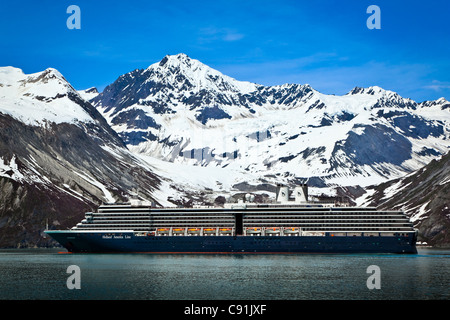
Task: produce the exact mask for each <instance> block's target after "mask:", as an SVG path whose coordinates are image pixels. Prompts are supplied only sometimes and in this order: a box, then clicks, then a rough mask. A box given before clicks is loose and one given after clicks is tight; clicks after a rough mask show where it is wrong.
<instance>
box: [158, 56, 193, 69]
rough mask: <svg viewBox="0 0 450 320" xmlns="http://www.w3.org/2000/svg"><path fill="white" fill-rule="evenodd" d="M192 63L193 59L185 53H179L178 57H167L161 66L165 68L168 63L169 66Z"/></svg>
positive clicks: (161, 62)
mask: <svg viewBox="0 0 450 320" xmlns="http://www.w3.org/2000/svg"><path fill="white" fill-rule="evenodd" d="M190 61H191V58H189V56H188V55H187V54H185V53H179V54H176V55H170V54H168V55H166V56H165V57H164V58H163V59H162V60H161V61H160V62H159V66H161V67H162V66H164V65H165V64H166V63H168V62H169V64H176V63H185V64H186V63H189V62H190Z"/></svg>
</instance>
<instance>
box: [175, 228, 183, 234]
mask: <svg viewBox="0 0 450 320" xmlns="http://www.w3.org/2000/svg"><path fill="white" fill-rule="evenodd" d="M172 233H174V234H183V233H184V228H173V229H172Z"/></svg>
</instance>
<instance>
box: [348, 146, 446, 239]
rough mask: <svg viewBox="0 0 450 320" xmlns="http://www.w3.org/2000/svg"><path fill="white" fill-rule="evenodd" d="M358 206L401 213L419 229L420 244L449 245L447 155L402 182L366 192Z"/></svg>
mask: <svg viewBox="0 0 450 320" xmlns="http://www.w3.org/2000/svg"><path fill="white" fill-rule="evenodd" d="M366 191H367V192H366V193H365V194H364V195H362V196H361V197H359V198H358V199H357V202H359V204H361V205H370V206H378V207H380V208H383V209H389V210H403V211H405V212H406V214H408V215H409V216H410V217H411V220H412V221H413V222H414V224H415V227H417V228H418V229H419V240H420V241H426V242H427V243H428V244H431V245H440V246H447V247H448V246H449V245H450V152H449V153H447V154H446V155H444V156H442V157H439V158H438V159H435V160H432V161H431V162H430V163H429V164H427V165H426V166H424V167H423V168H420V169H419V170H416V171H414V172H412V173H410V174H408V175H406V176H404V177H402V178H399V179H395V180H391V181H388V182H385V183H382V184H379V185H375V186H370V187H367V188H366Z"/></svg>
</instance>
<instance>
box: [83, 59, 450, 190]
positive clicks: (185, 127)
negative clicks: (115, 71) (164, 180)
mask: <svg viewBox="0 0 450 320" xmlns="http://www.w3.org/2000/svg"><path fill="white" fill-rule="evenodd" d="M91 102H92V103H93V105H95V106H96V108H97V110H99V111H100V112H101V113H102V114H103V115H104V117H105V118H106V119H107V121H108V123H109V124H110V125H111V127H112V128H113V129H114V130H115V131H116V132H117V133H118V134H119V136H120V137H121V138H122V139H123V140H124V142H125V143H126V145H127V146H128V148H129V149H130V150H132V151H133V152H135V153H136V154H140V155H144V156H146V157H147V159H148V161H152V160H151V159H152V158H153V159H154V158H156V159H159V160H163V161H165V163H164V162H158V164H159V165H160V166H162V167H164V166H167V167H170V164H167V163H174V164H185V165H189V166H190V168H192V166H193V165H195V166H202V167H209V168H217V169H220V168H225V169H227V170H228V171H227V173H226V174H225V173H224V171H220V170H216V171H215V172H216V173H217V179H215V181H217V183H210V184H208V188H213V189H217V190H220V189H221V188H223V185H222V183H223V182H220V180H221V179H220V177H221V176H223V175H226V176H227V179H226V181H229V182H230V185H234V186H240V185H242V184H244V185H245V186H246V187H248V184H250V185H258V184H265V183H276V182H288V183H289V182H291V183H295V182H297V181H298V180H299V179H308V181H309V184H310V185H312V186H316V187H330V186H336V185H339V186H353V185H359V186H367V185H371V184H375V183H381V182H384V181H387V180H389V179H393V178H398V177H401V176H403V175H405V174H407V173H409V172H411V171H413V170H417V169H419V168H420V167H422V166H424V165H426V164H427V163H429V162H430V161H431V160H432V159H434V158H436V157H438V156H440V155H442V154H444V153H446V152H447V151H448V150H449V147H450V103H449V102H448V101H447V100H445V99H444V98H441V99H439V100H436V101H426V102H422V103H417V102H415V101H413V100H411V99H407V98H403V97H401V96H399V95H398V94H397V93H395V92H392V91H388V90H384V89H382V88H379V87H376V86H374V87H370V88H358V87H356V88H354V89H353V90H351V91H350V92H349V93H348V94H346V95H344V96H335V95H326V94H322V93H320V92H318V91H316V90H314V89H313V88H312V87H311V86H309V85H299V84H285V85H280V86H262V85H258V84H253V83H249V82H242V81H237V80H235V79H232V78H230V77H228V76H226V75H223V74H222V73H220V72H219V71H216V70H214V69H212V68H210V67H208V66H206V65H204V64H202V63H201V62H199V61H197V60H195V59H191V58H189V57H188V56H187V55H185V54H178V55H172V56H166V57H164V59H162V60H161V61H160V62H157V63H155V64H152V65H151V66H149V67H148V68H146V69H136V70H134V71H132V72H130V73H127V74H124V75H122V76H120V77H119V78H118V79H117V80H116V81H115V82H114V83H112V84H111V85H109V86H107V87H106V88H105V90H104V91H103V92H102V93H100V94H98V95H97V96H96V97H95V98H93V99H92V100H91ZM149 156H150V158H149ZM155 165H157V164H156V163H155ZM210 170H212V169H210ZM167 171H170V169H167ZM174 179H176V177H174ZM183 179H185V180H186V179H187V174H185V175H184V176H183V175H182V176H180V180H183ZM211 180H214V178H213V177H211ZM185 182H186V183H188V182H187V181H185Z"/></svg>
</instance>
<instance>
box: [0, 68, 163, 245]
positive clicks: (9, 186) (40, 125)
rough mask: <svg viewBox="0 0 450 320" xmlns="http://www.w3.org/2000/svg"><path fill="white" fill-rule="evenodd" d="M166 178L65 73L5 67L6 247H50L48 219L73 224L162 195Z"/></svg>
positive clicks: (0, 154)
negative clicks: (102, 208) (111, 205)
mask: <svg viewBox="0 0 450 320" xmlns="http://www.w3.org/2000/svg"><path fill="white" fill-rule="evenodd" d="M160 184H161V179H160V178H159V177H158V176H157V175H156V174H155V173H153V171H152V168H151V167H150V166H149V165H148V164H147V163H145V162H143V161H142V160H140V159H138V158H136V157H135V156H134V155H133V154H132V153H131V152H130V151H129V150H128V149H127V148H126V146H125V145H124V143H123V142H122V140H121V139H120V138H119V136H118V135H117V134H116V132H114V131H113V130H112V129H111V128H110V127H109V125H108V124H107V122H106V120H105V119H104V118H103V117H102V116H101V115H100V113H99V112H98V111H97V110H96V109H95V108H94V107H93V106H92V105H91V104H90V103H89V102H87V101H86V100H84V99H83V98H82V97H81V96H80V95H79V94H78V93H77V92H76V91H75V90H74V89H73V87H72V86H71V85H70V84H69V83H68V82H67V81H66V80H65V79H64V77H63V76H62V75H61V74H60V73H59V72H58V71H56V70H54V69H47V70H45V71H43V72H40V73H36V74H32V75H25V74H23V72H22V71H21V70H19V69H15V68H10V67H5V68H0V190H1V193H0V229H1V232H0V246H14V247H16V246H28V245H35V244H37V243H38V244H40V245H42V244H44V243H45V241H46V240H45V239H43V238H42V237H41V234H40V233H41V232H42V231H43V230H44V228H45V227H46V224H47V223H48V224H49V227H50V228H63V229H65V228H67V227H72V226H74V225H75V224H76V223H78V222H79V221H80V220H81V219H82V217H83V216H84V213H85V212H86V211H90V210H95V208H96V207H97V206H98V205H99V204H101V203H102V202H115V201H126V200H128V199H129V198H130V197H133V196H135V195H136V194H139V196H140V197H144V198H146V199H148V200H152V199H153V200H156V198H160V197H158V196H157V194H158V187H159V186H160ZM154 193H155V194H156V195H155V194H154ZM156 201H157V200H156ZM47 241H48V239H47Z"/></svg>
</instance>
